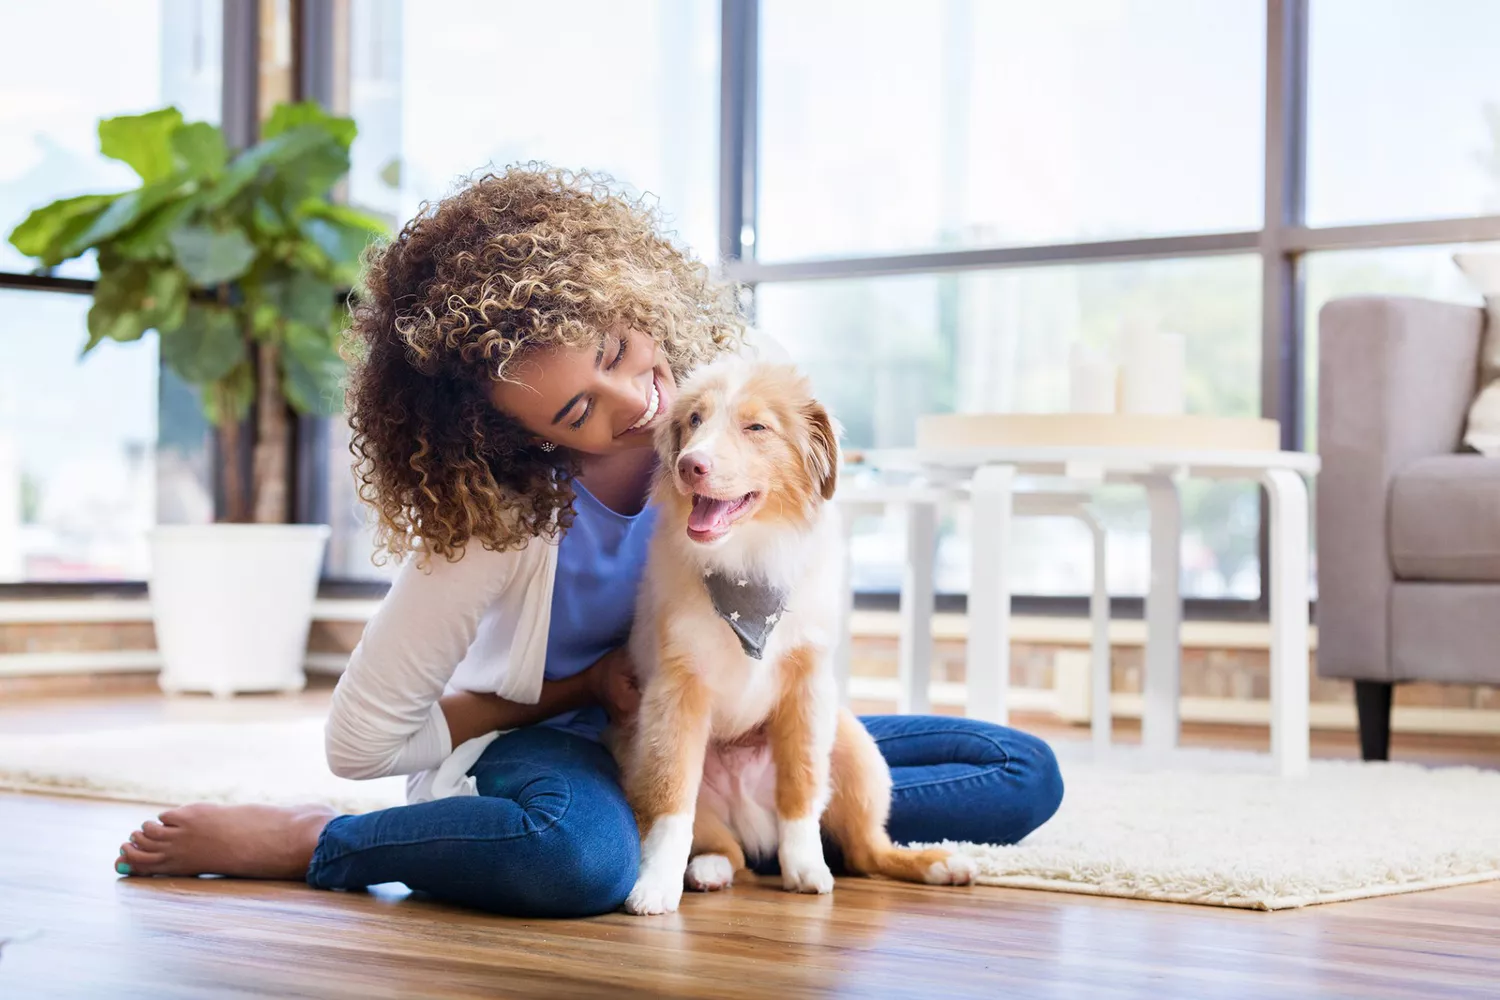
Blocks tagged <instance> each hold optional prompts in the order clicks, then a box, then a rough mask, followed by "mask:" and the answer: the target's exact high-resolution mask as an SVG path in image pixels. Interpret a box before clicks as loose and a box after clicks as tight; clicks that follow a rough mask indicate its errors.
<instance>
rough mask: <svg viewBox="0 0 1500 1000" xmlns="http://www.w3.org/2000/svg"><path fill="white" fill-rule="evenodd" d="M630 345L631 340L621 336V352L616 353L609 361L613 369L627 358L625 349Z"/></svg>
mask: <svg viewBox="0 0 1500 1000" xmlns="http://www.w3.org/2000/svg"><path fill="white" fill-rule="evenodd" d="M629 346H630V341H629V340H627V339H626V338H624V337H621V338H620V350H619V352H618V353H617V354H615V359H614V360H613V361H611V362H610V363H609V367H610V368H611V369H613V368H614V367H615V366H616V365H618V364H619V363H620V362H621V361H624V360H625V349H626V348H627V347H629Z"/></svg>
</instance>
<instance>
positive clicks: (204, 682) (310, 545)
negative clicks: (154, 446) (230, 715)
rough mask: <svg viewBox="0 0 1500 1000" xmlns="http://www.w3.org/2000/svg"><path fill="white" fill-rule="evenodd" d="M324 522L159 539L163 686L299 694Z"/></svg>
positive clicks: (154, 563)
mask: <svg viewBox="0 0 1500 1000" xmlns="http://www.w3.org/2000/svg"><path fill="white" fill-rule="evenodd" d="M328 533H329V531H328V526H327V525H323V524H205V525H182V526H173V527H162V528H157V529H156V530H155V531H154V532H152V535H151V579H150V581H149V589H150V592H151V614H152V617H153V618H155V620H156V644H157V648H158V649H159V650H160V651H161V656H162V672H161V679H160V683H161V688H162V690H163V691H167V692H169V693H175V692H179V691H206V692H209V693H210V694H214V695H217V696H219V697H228V696H229V695H232V694H235V693H237V692H240V691H299V690H301V689H302V686H303V685H304V684H305V683H306V677H305V675H304V674H303V672H302V664H303V661H304V660H305V659H306V657H307V632H308V629H309V627H310V626H311V625H312V607H313V600H314V599H315V598H316V597H317V592H318V576H319V573H320V570H321V569H322V565H323V549H324V547H325V546H326V545H327V544H328Z"/></svg>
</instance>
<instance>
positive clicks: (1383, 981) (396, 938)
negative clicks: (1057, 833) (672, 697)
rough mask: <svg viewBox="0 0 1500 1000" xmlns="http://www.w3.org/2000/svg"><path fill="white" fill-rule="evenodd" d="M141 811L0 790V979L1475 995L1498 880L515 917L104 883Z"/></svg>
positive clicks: (589, 988) (756, 890)
mask: <svg viewBox="0 0 1500 1000" xmlns="http://www.w3.org/2000/svg"><path fill="white" fill-rule="evenodd" d="M150 812H151V810H150V809H149V808H147V807H139V806H132V805H126V804H117V803H103V802H93V801H87V800H78V799H59V798H50V797H43V796H24V795H0V859H3V862H0V936H4V935H5V933H6V932H12V931H17V930H23V929H27V928H37V929H40V930H41V931H42V932H43V933H42V935H41V936H40V937H38V938H37V939H35V940H32V941H25V942H21V943H18V944H16V945H14V946H12V947H11V948H10V949H8V950H7V952H6V953H5V954H4V955H3V957H0V996H4V997H11V996H15V997H102V996H108V997H142V998H145V997H151V998H165V997H182V998H189V997H191V998H197V997H205V996H231V995H233V996H247V995H248V996H277V997H413V996H444V997H493V996H497V995H501V996H550V997H564V998H571V997H580V998H583V997H596V996H599V997H602V996H611V997H619V996H663V997H699V996H704V997H725V998H738V997H756V998H760V997H766V996H787V997H803V996H806V997H813V996H830V995H839V996H851V997H865V996H890V997H924V996H935V995H941V996H944V997H955V998H957V997H997V996H1006V997H1021V996H1064V997H1079V996H1088V997H1132V996H1151V997H1164V998H1166V997H1193V998H1197V997H1203V996H1209V995H1212V996H1223V997H1235V996H1244V997H1251V996H1254V997H1256V998H1264V997H1267V996H1349V997H1361V998H1376V997H1380V998H1387V997H1389V998H1397V997H1400V998H1405V997H1424V998H1426V997H1437V996H1455V997H1470V996H1471V997H1480V996H1494V995H1495V992H1494V984H1495V983H1496V982H1500V946H1497V945H1496V943H1495V942H1496V941H1497V940H1500V934H1497V932H1500V885H1496V884H1493V883H1491V884H1487V885H1478V886H1470V887H1464V888H1459V889H1448V890H1442V891H1438V892H1429V893H1416V894H1412V895H1408V896H1397V897H1390V898H1386V899H1377V900H1365V901H1361V902H1355V903H1343V904H1335V905H1331V906H1325V907H1318V908H1312V909H1308V910H1300V911H1291V912H1284V913H1272V914H1266V913H1248V912H1241V911H1234V910H1223V909H1218V908H1214V907H1193V906H1178V905H1172V904H1158V903H1139V902H1131V901H1126V900H1113V899H1095V898H1092V897H1085V896H1075V895H1066V894H1061V893H1045V892H1023V891H1019V890H1004V889H992V888H984V887H978V888H973V889H958V890H943V889H937V888H929V887H925V886H910V885H904V884H897V883H890V882H878V881H873V880H864V879H841V880H840V881H839V885H838V888H837V889H836V890H835V892H834V894H833V895H832V896H829V897H805V896H793V895H788V894H786V893H783V892H781V891H780V890H779V889H777V888H776V887H775V886H774V884H768V883H766V882H756V881H754V880H750V881H748V882H747V883H746V884H742V885H737V886H735V887H734V888H732V889H731V890H729V891H728V892H725V893H720V894H711V895H690V896H689V897H688V898H687V899H686V900H685V901H684V904H683V909H682V911H681V912H680V913H678V914H676V915H673V916H669V917H660V918H649V919H642V918H634V917H628V916H625V915H623V914H614V915H610V916H605V917H599V918H595V919H591V920H579V921H539V920H518V919H511V918H503V917H494V916H488V915H484V914H475V913H469V912H466V911H463V910H459V909H456V908H452V907H448V906H444V905H442V904H439V903H436V902H432V901H430V900H426V899H422V898H418V897H416V896H413V895H411V894H409V893H407V892H406V891H405V890H404V888H402V887H399V886H392V887H380V888H378V889H377V890H375V891H373V892H370V893H331V892H320V891H317V890H313V889H309V888H307V887H305V886H303V885H300V884H296V883H260V882H243V881H233V880H227V879H120V878H117V877H116V876H115V875H114V873H113V872H112V871H111V868H110V866H111V864H112V862H113V858H114V854H115V845H116V844H118V843H119V841H120V840H121V839H122V837H123V835H124V833H125V832H126V831H128V830H129V829H130V828H131V826H132V825H134V824H135V823H137V822H138V821H139V820H140V819H142V818H143V817H145V816H147V815H150Z"/></svg>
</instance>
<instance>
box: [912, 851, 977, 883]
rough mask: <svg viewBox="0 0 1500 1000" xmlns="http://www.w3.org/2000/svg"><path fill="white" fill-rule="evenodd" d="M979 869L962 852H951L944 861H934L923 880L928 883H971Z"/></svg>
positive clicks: (924, 874)
mask: <svg viewBox="0 0 1500 1000" xmlns="http://www.w3.org/2000/svg"><path fill="white" fill-rule="evenodd" d="M978 874H979V869H978V868H977V867H975V865H974V862H973V861H972V860H971V859H969V858H966V857H964V856H963V855H961V854H950V855H948V856H947V857H946V858H944V859H943V860H942V861H934V862H933V863H932V864H931V865H929V866H928V867H927V871H926V872H924V873H923V875H922V880H923V881H924V882H926V883H927V884H928V885H969V884H970V883H972V882H973V881H974V876H975V875H978Z"/></svg>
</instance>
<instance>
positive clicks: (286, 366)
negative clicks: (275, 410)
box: [281, 323, 344, 416]
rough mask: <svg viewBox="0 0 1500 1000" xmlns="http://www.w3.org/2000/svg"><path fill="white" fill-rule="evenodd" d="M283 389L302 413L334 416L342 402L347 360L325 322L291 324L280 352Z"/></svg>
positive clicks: (289, 399)
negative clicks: (318, 323)
mask: <svg viewBox="0 0 1500 1000" xmlns="http://www.w3.org/2000/svg"><path fill="white" fill-rule="evenodd" d="M281 373H282V390H283V392H284V393H285V395H286V398H287V401H288V402H289V403H291V404H292V406H293V407H295V408H296V409H297V410H298V411H299V412H302V413H313V414H317V415H318V416H331V415H333V414H335V413H337V412H339V409H340V408H341V406H342V404H343V379H344V362H343V359H342V358H340V357H339V354H338V350H337V347H336V345H335V341H334V338H333V337H332V336H331V335H330V333H329V328H328V326H327V324H326V323H325V324H324V325H323V326H322V327H312V326H307V325H305V324H302V323H290V324H288V326H287V339H286V350H284V351H282V353H281Z"/></svg>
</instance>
